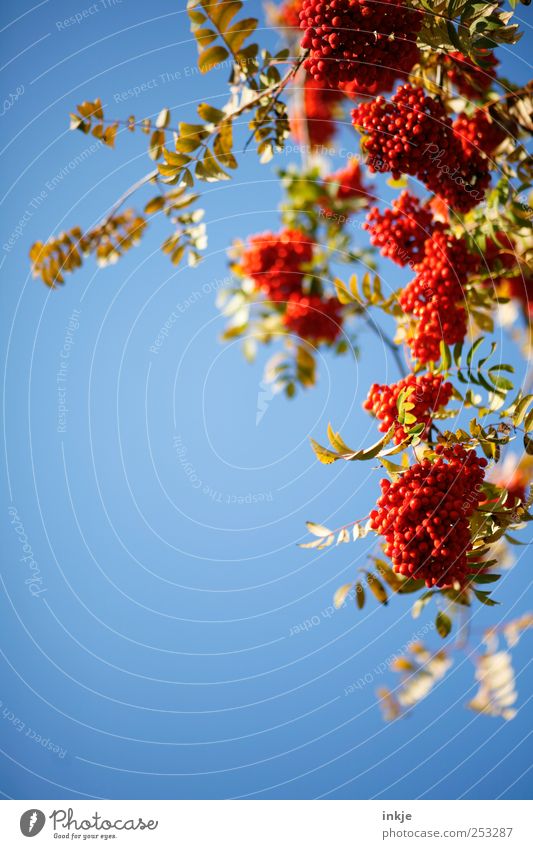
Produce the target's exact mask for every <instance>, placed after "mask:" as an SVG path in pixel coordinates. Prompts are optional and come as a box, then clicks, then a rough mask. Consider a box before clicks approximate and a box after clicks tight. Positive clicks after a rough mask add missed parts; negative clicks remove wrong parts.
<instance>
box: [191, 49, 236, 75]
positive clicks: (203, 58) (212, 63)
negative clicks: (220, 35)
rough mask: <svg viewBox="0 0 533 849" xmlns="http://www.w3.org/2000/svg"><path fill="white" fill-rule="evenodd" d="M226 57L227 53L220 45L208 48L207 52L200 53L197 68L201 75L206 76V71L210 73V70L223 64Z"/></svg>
mask: <svg viewBox="0 0 533 849" xmlns="http://www.w3.org/2000/svg"><path fill="white" fill-rule="evenodd" d="M228 57H229V53H228V51H227V50H226V48H225V47H222V46H221V45H215V46H213V47H208V48H207V50H204V51H203V53H200V55H199V57H198V67H199V69H200V71H201V72H202V74H207V72H208V71H211V70H212V68H215V67H216V66H217V65H220V63H221V62H224V61H225V60H226V59H227V58H228Z"/></svg>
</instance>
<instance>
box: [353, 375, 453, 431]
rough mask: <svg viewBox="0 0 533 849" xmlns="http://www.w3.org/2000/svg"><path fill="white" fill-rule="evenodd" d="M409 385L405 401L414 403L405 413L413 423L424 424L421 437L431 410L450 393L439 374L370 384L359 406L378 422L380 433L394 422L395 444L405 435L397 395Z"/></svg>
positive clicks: (436, 408)
mask: <svg viewBox="0 0 533 849" xmlns="http://www.w3.org/2000/svg"><path fill="white" fill-rule="evenodd" d="M409 388H412V391H411V392H410V393H409V396H408V397H407V398H406V402H407V403H409V404H413V405H414V406H413V408H412V409H410V410H409V412H410V413H411V414H412V415H413V416H415V418H416V421H417V423H424V424H425V426H426V427H425V431H424V432H423V433H422V438H424V436H425V435H427V432H428V430H429V426H430V424H431V421H432V413H433V412H434V411H435V410H440V409H442V408H443V407H445V406H446V405H447V403H448V401H449V400H450V398H451V395H452V385H451V383H447V382H446V383H445V382H444V380H443V378H442V376H441V375H434V374H424V375H420V376H418V377H416V376H415V375H414V374H410V375H409V376H408V377H406V378H404V379H403V380H399V381H398V383H393V384H391V385H390V386H388V385H387V384H381V385H380V384H378V383H374V384H373V385H372V386H371V388H370V392H369V393H368V397H367V399H366V401H365V402H364V404H363V407H364V408H365V410H369V411H370V412H372V413H373V414H374V415H375V416H376V418H377V419H379V420H380V421H381V424H380V426H379V429H380V431H381V432H382V433H386V432H387V431H388V430H389V428H390V426H391V425H392V424H394V423H395V424H396V430H395V432H394V441H395V442H396V444H397V445H399V444H400V442H403V441H404V439H406V437H407V433H406V432H405V429H404V427H403V426H402V425H400V424H399V422H398V397H399V395H400V392H401V391H402V390H405V389H409Z"/></svg>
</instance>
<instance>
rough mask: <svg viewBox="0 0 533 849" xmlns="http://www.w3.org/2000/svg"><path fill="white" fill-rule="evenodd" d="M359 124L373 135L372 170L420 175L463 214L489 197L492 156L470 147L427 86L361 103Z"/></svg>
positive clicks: (368, 148)
mask: <svg viewBox="0 0 533 849" xmlns="http://www.w3.org/2000/svg"><path fill="white" fill-rule="evenodd" d="M352 118H353V123H354V125H355V126H356V127H360V128H362V130H363V131H364V132H365V134H366V135H367V138H366V139H365V148H366V151H367V153H368V167H369V169H370V170H371V171H392V175H393V177H394V178H395V179H399V177H400V176H401V175H402V174H410V175H411V176H416V177H418V179H419V180H421V181H422V182H423V183H424V184H425V185H426V186H427V187H428V189H429V190H430V191H432V192H434V193H435V194H437V195H439V196H440V197H442V198H443V199H444V200H446V202H447V203H448V204H449V205H450V206H451V207H452V208H453V209H455V210H457V211H458V212H468V210H470V209H472V208H473V207H474V206H477V204H478V203H479V202H480V201H481V200H482V199H483V197H484V194H485V189H486V188H487V186H488V184H489V182H490V175H489V170H488V163H487V160H486V159H485V158H484V157H482V156H481V155H480V154H479V153H478V151H476V150H475V149H470V150H469V151H465V150H464V148H463V146H462V145H461V142H460V139H459V137H458V136H456V134H455V133H454V130H453V127H452V122H451V120H450V118H449V117H448V115H447V114H446V110H445V109H444V106H443V105H442V103H440V101H437V100H434V99H433V98H432V97H429V96H428V95H426V94H425V92H424V89H423V88H413V86H411V85H404V86H400V87H399V88H398V90H397V92H396V94H395V95H393V97H392V98H391V100H390V102H388V101H386V100H385V98H384V97H381V96H380V97H377V98H376V99H375V100H371V101H367V102H365V103H361V104H360V105H359V106H358V107H357V108H356V109H354V110H353V113H352Z"/></svg>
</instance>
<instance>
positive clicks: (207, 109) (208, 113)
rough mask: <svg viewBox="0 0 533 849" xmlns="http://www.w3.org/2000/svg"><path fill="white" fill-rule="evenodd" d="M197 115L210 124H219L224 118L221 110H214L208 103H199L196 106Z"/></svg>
mask: <svg viewBox="0 0 533 849" xmlns="http://www.w3.org/2000/svg"><path fill="white" fill-rule="evenodd" d="M198 114H199V116H200V118H202V119H203V120H204V121H207V122H208V123H210V124H219V123H220V122H221V121H222V120H224V118H225V114H224V112H222V110H221V109H215V107H214V106H211V104H209V103H200V105H199V106H198Z"/></svg>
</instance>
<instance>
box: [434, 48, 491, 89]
mask: <svg viewBox="0 0 533 849" xmlns="http://www.w3.org/2000/svg"><path fill="white" fill-rule="evenodd" d="M479 58H480V62H481V65H482V67H480V65H476V63H475V62H473V61H472V59H470V58H469V57H468V56H464V55H463V54H462V53H458V52H454V53H448V55H447V56H445V59H444V61H445V63H446V64H447V65H448V70H447V72H446V73H447V77H448V79H449V80H450V81H451V82H452V83H453V85H454V86H455V87H456V89H457V90H458V91H459V92H460V93H461V94H462V95H463V96H464V97H467V98H469V99H471V100H479V99H480V98H481V97H482V96H483V94H485V92H486V91H488V89H489V88H490V87H491V85H492V81H493V79H494V78H495V76H496V68H497V66H498V65H499V62H498V59H496V57H495V56H494V54H493V53H492V52H491V51H489V50H485V51H483V52H482V53H481V55H480V57H479Z"/></svg>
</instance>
